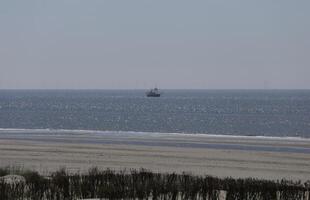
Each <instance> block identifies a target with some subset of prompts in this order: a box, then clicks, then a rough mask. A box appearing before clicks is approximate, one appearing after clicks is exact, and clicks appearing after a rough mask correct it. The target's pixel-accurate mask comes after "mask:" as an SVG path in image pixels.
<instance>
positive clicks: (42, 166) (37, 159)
mask: <svg viewBox="0 0 310 200" xmlns="http://www.w3.org/2000/svg"><path fill="white" fill-rule="evenodd" d="M214 146H215V147H219V148H214ZM223 146H224V147H227V146H228V147H231V146H233V147H247V148H245V149H235V148H223ZM261 147H262V148H265V149H264V150H257V148H261ZM251 148H252V149H251ZM253 148H254V149H255V150H253ZM281 148H282V149H283V148H287V149H310V140H283V139H282V140H268V139H267V140H264V139H262V138H258V139H257V138H248V137H246V138H232V137H212V136H208V137H200V136H195V135H191V137H189V136H188V135H180V134H178V135H174V134H153V135H147V134H146V135H143V134H142V135H141V134H125V133H118V134H115V133H104V134H103V133H100V134H89V133H86V132H79V133H76V134H72V132H70V131H66V132H65V133H64V132H57V134H46V133H43V134H42V131H41V133H40V131H38V132H35V133H31V130H30V131H29V130H28V131H26V132H18V131H17V132H15V133H13V132H10V131H8V132H7V133H4V132H3V131H2V130H0V151H1V154H0V160H1V163H0V167H4V166H22V167H24V168H26V169H35V170H37V171H39V172H43V173H44V171H55V170H58V169H59V168H60V167H66V168H67V169H68V170H69V171H72V172H76V171H85V170H86V169H88V168H90V167H93V166H98V167H99V168H100V169H106V168H111V169H115V170H122V169H125V168H126V169H139V168H145V169H149V170H152V171H154V172H177V173H182V172H189V173H192V174H196V175H212V176H218V177H234V178H247V177H252V178H261V179H270V180H276V179H282V178H286V179H289V180H301V181H305V180H310V153H308V152H306V153H305V152H283V151H276V150H277V149H278V150H279V149H280V150H281ZM272 149H275V150H272Z"/></svg>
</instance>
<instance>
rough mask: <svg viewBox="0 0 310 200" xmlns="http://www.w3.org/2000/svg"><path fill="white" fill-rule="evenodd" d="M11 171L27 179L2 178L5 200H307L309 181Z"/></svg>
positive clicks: (6, 171) (142, 171) (128, 172)
mask: <svg viewBox="0 0 310 200" xmlns="http://www.w3.org/2000/svg"><path fill="white" fill-rule="evenodd" d="M12 173H14V174H18V175H21V176H23V177H24V178H25V180H26V181H25V182H16V183H13V184H12V183H6V182H5V181H4V180H2V179H1V178H0V199H1V200H15V199H16V200H22V199H27V200H42V199H45V200H71V199H84V198H85V199H86V198H98V199H103V198H104V199H139V200H140V199H141V200H142V199H154V200H155V199H160V200H170V199H171V200H176V199H184V200H187V199H193V200H194V199H204V200H219V199H220V193H221V194H224V199H226V200H273V199H274V200H278V199H279V200H309V190H310V182H309V181H308V182H306V183H301V182H293V181H288V180H281V181H270V180H260V179H253V178H247V179H233V178H224V179H222V178H217V177H212V176H195V175H191V174H186V173H183V174H176V173H154V172H151V171H148V170H145V169H140V170H123V171H113V170H110V169H106V170H98V169H97V168H92V169H90V170H89V171H88V172H87V173H74V174H71V173H68V172H66V170H65V169H60V170H58V171H56V172H54V173H51V174H50V175H49V176H42V175H40V174H39V173H38V172H35V171H29V170H24V171H23V170H17V171H14V170H11V169H9V168H2V169H0V176H5V175H8V174H12ZM222 199H223V197H222ZM222 199H221V200H222Z"/></svg>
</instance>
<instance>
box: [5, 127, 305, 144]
mask: <svg viewBox="0 0 310 200" xmlns="http://www.w3.org/2000/svg"><path fill="white" fill-rule="evenodd" d="M1 133H17V134H23V133H25V134H26V133H34V134H36V133H41V134H92V135H93V134H97V135H122V136H126V135H130V136H148V137H161V136H174V137H175V136H182V137H195V138H197V137H204V138H206V137H209V138H226V139H227V138H228V139H229V138H231V139H255V140H287V141H307V142H308V141H309V142H310V138H303V137H287V136H283V137H279V136H259V135H258V136H248V135H223V134H208V133H204V134H203V133H165V132H142V131H115V130H111V131H109V130H84V129H50V128H45V129H40V128H38V129H27V128H0V134H1Z"/></svg>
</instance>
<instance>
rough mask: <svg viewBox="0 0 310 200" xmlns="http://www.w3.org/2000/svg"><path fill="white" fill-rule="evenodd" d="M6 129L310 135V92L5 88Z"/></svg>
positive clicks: (1, 93)
mask: <svg viewBox="0 0 310 200" xmlns="http://www.w3.org/2000/svg"><path fill="white" fill-rule="evenodd" d="M0 129H2V130H6V129H8V130H9V129H25V130H32V129H36V130H38V129H44V130H85V131H92V130H93V131H111V132H122V133H126V132H128V133H132V132H143V133H179V134H185V133H186V134H212V135H236V136H266V137H269V136H270V137H301V138H310V90H162V96H161V97H159V98H150V97H146V95H145V90H0Z"/></svg>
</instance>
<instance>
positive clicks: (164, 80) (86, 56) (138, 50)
mask: <svg viewBox="0 0 310 200" xmlns="http://www.w3.org/2000/svg"><path fill="white" fill-rule="evenodd" d="M309 7H310V1H306V0H301V1H297V2H295V1H289V0H283V1H267V0H262V1H254V2H249V1H244V0H236V1H224V0H209V1H200V0H199V1H198V0H197V1H190V2H189V1H185V0H179V1H176V0H173V1H168V2H167V1H150V0H149V1H102V0H92V1H83V0H66V1H59V0H56V1H41V0H29V1H17V0H11V1H1V2H0V25H1V29H0V43H1V46H0V89H148V88H151V87H155V86H158V87H159V88H162V89H214V90H216V89H310V78H309V74H310V56H309V52H310V40H309V35H310V20H309V19H310V12H308V8H309Z"/></svg>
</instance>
